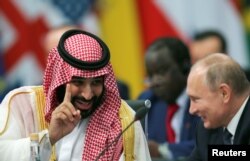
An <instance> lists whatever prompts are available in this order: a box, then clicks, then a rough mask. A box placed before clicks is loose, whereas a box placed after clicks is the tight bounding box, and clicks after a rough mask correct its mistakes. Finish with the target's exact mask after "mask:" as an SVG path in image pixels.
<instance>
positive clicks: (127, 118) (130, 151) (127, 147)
mask: <svg viewBox="0 0 250 161" xmlns="http://www.w3.org/2000/svg"><path fill="white" fill-rule="evenodd" d="M119 117H120V120H121V123H122V130H123V129H125V128H126V127H127V126H128V125H129V124H130V123H131V122H132V121H133V119H134V115H133V114H132V112H131V111H130V109H129V107H128V105H127V103H126V102H125V101H124V100H122V102H121V108H120V109H119ZM134 138H135V129H134V125H132V126H131V127H130V128H128V129H127V131H125V132H124V133H123V138H122V139H123V149H124V154H125V161H134V158H135V157H134Z"/></svg>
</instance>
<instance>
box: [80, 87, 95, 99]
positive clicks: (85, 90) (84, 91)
mask: <svg viewBox="0 0 250 161" xmlns="http://www.w3.org/2000/svg"><path fill="white" fill-rule="evenodd" d="M80 92H81V95H82V96H83V97H84V98H85V99H86V100H91V99H92V97H93V96H94V93H93V90H92V87H91V86H90V85H85V86H82V87H81V91H80Z"/></svg>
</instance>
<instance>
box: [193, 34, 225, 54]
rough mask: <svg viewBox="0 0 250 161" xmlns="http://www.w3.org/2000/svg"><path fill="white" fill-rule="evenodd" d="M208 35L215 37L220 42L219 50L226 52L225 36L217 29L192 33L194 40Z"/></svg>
mask: <svg viewBox="0 0 250 161" xmlns="http://www.w3.org/2000/svg"><path fill="white" fill-rule="evenodd" d="M209 37H217V38H218V39H219V41H220V43H221V49H220V52H222V53H226V52H227V43H226V39H225V37H224V36H223V35H222V34H221V33H220V32H218V31H215V30H206V31H202V32H198V33H196V34H195V35H194V37H193V40H194V41H199V40H204V39H207V38H209Z"/></svg>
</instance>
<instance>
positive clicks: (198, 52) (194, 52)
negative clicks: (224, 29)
mask: <svg viewBox="0 0 250 161" xmlns="http://www.w3.org/2000/svg"><path fill="white" fill-rule="evenodd" d="M218 52H221V44H220V40H219V39H218V38H217V37H209V38H206V39H204V40H198V41H194V42H192V43H191V45H190V54H191V60H192V64H194V63H195V62H196V61H197V60H199V59H201V58H203V57H205V56H207V55H209V54H212V53H218Z"/></svg>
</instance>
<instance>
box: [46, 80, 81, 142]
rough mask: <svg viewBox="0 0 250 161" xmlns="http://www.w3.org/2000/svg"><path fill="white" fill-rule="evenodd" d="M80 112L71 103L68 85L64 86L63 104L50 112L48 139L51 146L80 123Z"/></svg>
mask: <svg viewBox="0 0 250 161" xmlns="http://www.w3.org/2000/svg"><path fill="white" fill-rule="evenodd" d="M80 119H81V115H80V111H79V110H76V109H75V108H74V106H73V104H72V103H71V90H70V84H69V83H68V84H67V85H66V90H65V96H64V100H63V102H62V103H61V104H60V105H59V106H58V107H56V109H55V110H54V111H53V112H52V116H51V121H50V126H49V138H50V142H51V144H52V145H54V144H55V143H56V142H57V141H58V140H60V139H61V138H62V137H64V136H65V135H67V134H69V133H70V132H71V131H72V130H73V129H74V128H75V126H76V125H77V123H78V122H79V121H80Z"/></svg>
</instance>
